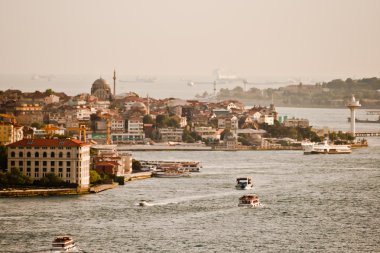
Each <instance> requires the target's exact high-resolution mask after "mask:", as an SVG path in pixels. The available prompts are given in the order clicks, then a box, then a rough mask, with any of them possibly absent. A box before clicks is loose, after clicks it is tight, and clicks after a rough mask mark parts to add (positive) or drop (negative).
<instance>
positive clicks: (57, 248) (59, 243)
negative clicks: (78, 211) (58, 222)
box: [50, 235, 83, 253]
mask: <svg viewBox="0 0 380 253" xmlns="http://www.w3.org/2000/svg"><path fill="white" fill-rule="evenodd" d="M50 252H54V253H60V252H83V251H82V250H81V249H80V248H79V247H77V246H76V245H75V241H74V239H73V238H72V237H71V236H67V235H64V236H57V237H55V238H54V240H53V242H52V247H51V250H50Z"/></svg>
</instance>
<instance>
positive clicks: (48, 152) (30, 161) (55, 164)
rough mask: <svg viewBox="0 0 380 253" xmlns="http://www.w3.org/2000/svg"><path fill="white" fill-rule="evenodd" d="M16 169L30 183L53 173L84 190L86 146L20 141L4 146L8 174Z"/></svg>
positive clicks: (87, 165) (87, 162) (66, 141)
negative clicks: (6, 152)
mask: <svg viewBox="0 0 380 253" xmlns="http://www.w3.org/2000/svg"><path fill="white" fill-rule="evenodd" d="M15 168H18V169H20V171H21V172H22V173H23V174H24V175H26V176H29V177H31V178H32V179H41V178H42V177H43V176H45V175H46V173H54V174H55V175H57V176H58V177H60V178H61V179H62V180H64V181H66V182H70V183H76V184H78V187H79V188H83V189H85V188H88V186H89V183H90V173H89V169H90V145H89V144H87V143H84V142H81V141H78V140H74V139H23V140H20V141H17V142H14V143H11V144H9V145H8V170H9V169H15Z"/></svg>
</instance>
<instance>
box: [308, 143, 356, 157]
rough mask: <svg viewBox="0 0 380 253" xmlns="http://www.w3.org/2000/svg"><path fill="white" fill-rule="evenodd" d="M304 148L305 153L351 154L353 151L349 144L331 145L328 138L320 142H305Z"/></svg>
mask: <svg viewBox="0 0 380 253" xmlns="http://www.w3.org/2000/svg"><path fill="white" fill-rule="evenodd" d="M302 149H303V151H304V154H305V155H308V154H350V153H351V152H352V150H351V147H350V146H349V145H330V144H329V143H328V142H327V140H325V141H324V142H320V143H313V142H304V143H302Z"/></svg>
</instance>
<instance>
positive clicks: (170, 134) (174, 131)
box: [158, 127, 183, 142]
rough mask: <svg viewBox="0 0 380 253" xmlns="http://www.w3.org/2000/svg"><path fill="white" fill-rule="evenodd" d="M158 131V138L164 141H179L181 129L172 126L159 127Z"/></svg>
mask: <svg viewBox="0 0 380 253" xmlns="http://www.w3.org/2000/svg"><path fill="white" fill-rule="evenodd" d="M158 133H159V136H160V139H161V140H162V141H164V142H166V141H175V142H181V141H182V135H183V129H182V128H174V127H168V128H159V129H158Z"/></svg>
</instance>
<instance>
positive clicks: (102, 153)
mask: <svg viewBox="0 0 380 253" xmlns="http://www.w3.org/2000/svg"><path fill="white" fill-rule="evenodd" d="M91 148H92V149H93V150H95V151H96V154H95V155H94V157H92V165H93V169H95V170H96V171H97V172H99V173H106V174H108V175H115V176H118V177H119V176H120V177H121V176H125V175H126V174H130V173H132V154H131V153H127V152H118V151H117V146H116V145H94V146H92V147H91Z"/></svg>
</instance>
